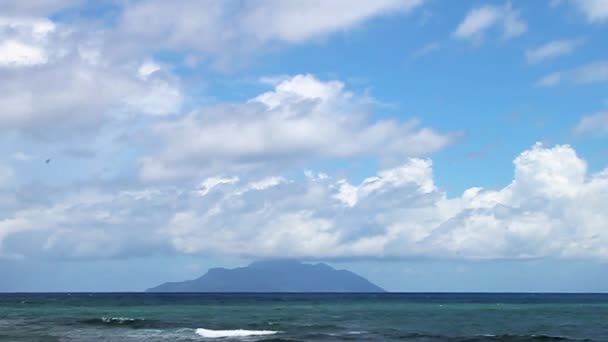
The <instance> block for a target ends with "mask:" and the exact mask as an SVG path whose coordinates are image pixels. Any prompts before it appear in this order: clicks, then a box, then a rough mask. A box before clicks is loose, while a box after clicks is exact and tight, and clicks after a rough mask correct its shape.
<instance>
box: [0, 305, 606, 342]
mask: <svg viewBox="0 0 608 342" xmlns="http://www.w3.org/2000/svg"><path fill="white" fill-rule="evenodd" d="M0 341H74V342H76V341H433V342H434V341H455V342H456V341H459V342H464V341H608V295H598V294H585V295H582V294H579V295H574V294H568V295H564V294H373V295H372V294H71V295H70V294H0Z"/></svg>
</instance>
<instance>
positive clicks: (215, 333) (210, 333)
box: [196, 328, 278, 338]
mask: <svg viewBox="0 0 608 342" xmlns="http://www.w3.org/2000/svg"><path fill="white" fill-rule="evenodd" d="M276 333H278V331H274V330H243V329H236V330H210V329H203V328H198V329H196V334H197V335H199V336H202V337H206V338H225V337H247V336H265V335H274V334H276Z"/></svg>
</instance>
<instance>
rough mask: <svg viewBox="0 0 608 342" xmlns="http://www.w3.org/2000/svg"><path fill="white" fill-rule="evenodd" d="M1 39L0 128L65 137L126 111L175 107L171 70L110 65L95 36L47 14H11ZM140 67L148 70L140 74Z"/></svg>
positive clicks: (0, 25)
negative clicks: (48, 16)
mask: <svg viewBox="0 0 608 342" xmlns="http://www.w3.org/2000/svg"><path fill="white" fill-rule="evenodd" d="M2 38H4V41H2V42H1V43H0V78H1V79H2V82H1V83H0V107H2V108H3V110H2V112H1V113H0V129H11V130H18V131H21V132H27V133H28V134H33V135H35V136H38V137H42V138H45V139H57V140H66V139H67V140H69V138H70V137H73V136H74V135H80V136H83V134H85V133H90V132H93V131H97V130H99V129H100V128H101V127H102V126H103V125H104V124H105V123H107V122H109V121H111V120H114V119H116V118H117V117H120V116H121V115H123V114H124V113H126V112H128V113H129V114H133V115H139V114H151V115H166V114H171V113H175V112H177V111H178V110H179V109H180V107H181V103H182V101H183V96H182V94H181V90H180V88H179V85H178V84H177V81H176V80H175V79H174V78H173V77H172V76H171V75H170V74H168V73H166V72H158V70H152V69H150V68H151V67H152V66H153V65H152V64H151V62H149V63H148V64H145V63H144V64H143V66H146V68H147V69H146V68H140V70H139V72H138V68H137V66H135V65H133V63H132V61H130V60H126V61H125V60H121V61H119V60H112V62H111V63H110V62H109V61H108V60H106V55H105V54H104V51H103V47H102V46H101V45H102V44H101V43H99V38H98V36H97V35H94V34H88V33H81V32H78V31H77V30H75V29H74V28H73V27H70V26H64V25H59V24H55V23H52V22H50V21H49V20H48V19H45V18H30V17H24V18H20V17H15V18H10V19H7V18H0V39H2ZM0 41H1V40H0ZM5 48H6V49H5ZM144 69H145V70H144ZM141 70H144V71H146V72H147V73H148V74H147V75H145V77H142V76H141V75H140V72H141ZM153 71H157V72H153Z"/></svg>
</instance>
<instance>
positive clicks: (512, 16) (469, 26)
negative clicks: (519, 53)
mask: <svg viewBox="0 0 608 342" xmlns="http://www.w3.org/2000/svg"><path fill="white" fill-rule="evenodd" d="M494 27H500V28H501V30H502V36H503V38H505V39H508V38H512V37H516V36H519V35H522V34H523V33H525V32H526V31H527V29H528V27H527V24H526V22H525V21H523V19H521V17H520V13H519V11H518V10H515V9H513V8H512V7H511V4H510V3H507V4H506V5H503V6H493V5H485V6H481V7H478V8H474V9H472V10H471V11H469V13H467V15H466V16H465V18H464V19H463V21H462V22H461V23H460V24H459V25H458V27H457V28H456V30H455V31H454V32H453V33H452V35H453V37H455V38H457V39H468V40H473V41H476V42H479V41H481V40H482V39H483V37H484V35H485V33H486V32H487V31H489V30H490V29H492V28H494Z"/></svg>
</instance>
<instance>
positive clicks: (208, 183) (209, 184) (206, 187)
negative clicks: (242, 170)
mask: <svg viewBox="0 0 608 342" xmlns="http://www.w3.org/2000/svg"><path fill="white" fill-rule="evenodd" d="M238 181H239V178H238V177H230V178H225V177H209V178H207V179H205V180H204V181H203V182H202V183H201V185H200V187H199V188H198V189H197V190H196V192H197V193H198V194H199V195H200V196H205V195H206V194H208V193H209V191H211V190H212V189H213V188H215V187H216V186H218V185H222V184H234V183H236V182H238Z"/></svg>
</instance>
